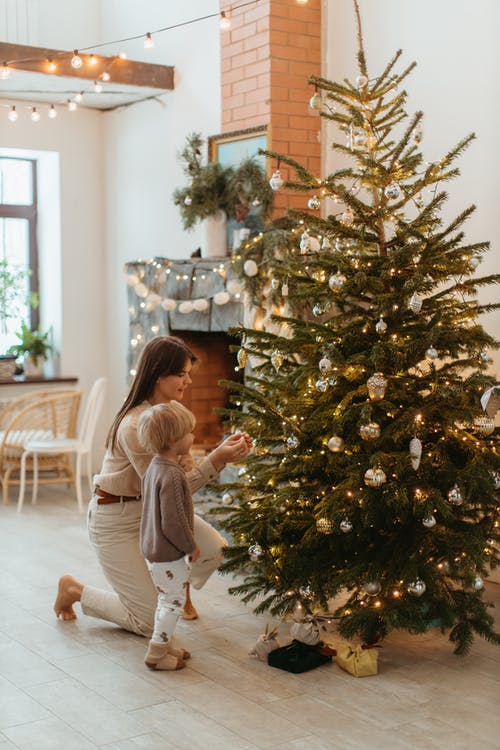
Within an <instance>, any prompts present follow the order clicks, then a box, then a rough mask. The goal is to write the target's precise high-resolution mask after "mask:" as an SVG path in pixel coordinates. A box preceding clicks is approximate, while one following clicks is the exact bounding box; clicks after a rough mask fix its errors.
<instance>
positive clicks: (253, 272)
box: [243, 259, 259, 276]
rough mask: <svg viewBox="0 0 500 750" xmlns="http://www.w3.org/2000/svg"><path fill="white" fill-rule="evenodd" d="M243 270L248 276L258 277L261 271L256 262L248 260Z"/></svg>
mask: <svg viewBox="0 0 500 750" xmlns="http://www.w3.org/2000/svg"><path fill="white" fill-rule="evenodd" d="M243 270H244V272H245V274H246V275H247V276H257V274H258V272H259V269H258V266H257V263H256V262H255V261H254V260H251V259H250V260H246V261H245V262H244V264H243Z"/></svg>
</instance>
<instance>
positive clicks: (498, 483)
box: [492, 471, 500, 490]
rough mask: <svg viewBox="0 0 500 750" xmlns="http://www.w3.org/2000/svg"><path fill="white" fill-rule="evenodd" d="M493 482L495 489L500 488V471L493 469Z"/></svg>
mask: <svg viewBox="0 0 500 750" xmlns="http://www.w3.org/2000/svg"><path fill="white" fill-rule="evenodd" d="M492 477H493V484H494V487H495V489H496V490H500V471H493V472H492Z"/></svg>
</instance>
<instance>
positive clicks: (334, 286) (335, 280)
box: [328, 271, 346, 292]
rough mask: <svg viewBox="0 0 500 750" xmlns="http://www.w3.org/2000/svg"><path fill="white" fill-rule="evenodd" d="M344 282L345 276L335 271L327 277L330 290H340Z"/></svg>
mask: <svg viewBox="0 0 500 750" xmlns="http://www.w3.org/2000/svg"><path fill="white" fill-rule="evenodd" d="M345 282H346V277H345V276H344V275H343V274H342V273H339V272H338V271H337V273H334V274H333V275H332V276H330V278H329V279H328V286H329V287H330V289H331V290H332V292H340V291H341V289H342V288H343V286H344V284H345Z"/></svg>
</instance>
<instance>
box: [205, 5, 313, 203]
mask: <svg viewBox="0 0 500 750" xmlns="http://www.w3.org/2000/svg"><path fill="white" fill-rule="evenodd" d="M220 7H221V10H224V11H225V12H226V13H227V15H228V16H229V18H230V20H231V29H230V30H229V31H222V32H221V73H222V81H221V83H222V130H223V132H230V131H232V130H240V129H243V128H249V127H255V126H258V125H268V126H269V131H268V147H269V149H271V150H273V151H278V152H279V153H282V154H287V155H289V156H291V157H293V158H294V159H297V160H298V161H299V162H300V163H301V164H304V166H306V167H308V168H309V169H310V170H311V171H312V172H313V173H314V174H315V175H318V176H319V175H320V169H321V164H320V158H321V145H320V141H319V132H320V119H319V117H318V115H317V113H316V112H313V111H312V110H311V109H310V108H309V106H308V105H309V99H310V98H311V95H312V94H313V89H312V87H311V86H309V85H308V84H307V80H308V78H309V76H310V75H320V74H321V0H309V1H308V3H307V5H299V4H297V3H296V2H294V0H260V2H258V3H256V4H255V5H254V6H253V5H251V6H248V7H246V8H239V9H236V10H234V11H232V12H231V2H230V1H229V0H221V5H220ZM275 168H276V164H270V165H269V170H270V171H273V170H274V169H275ZM280 169H281V172H282V175H283V176H284V177H285V178H286V177H287V176H288V168H287V167H286V166H285V165H281V166H280ZM291 178H292V179H293V174H291ZM306 205H307V197H305V196H304V195H302V194H294V193H290V192H288V193H287V192H285V191H280V192H279V193H277V194H276V196H275V213H276V215H278V216H279V215H282V214H283V213H284V210H285V209H286V208H287V207H296V208H306Z"/></svg>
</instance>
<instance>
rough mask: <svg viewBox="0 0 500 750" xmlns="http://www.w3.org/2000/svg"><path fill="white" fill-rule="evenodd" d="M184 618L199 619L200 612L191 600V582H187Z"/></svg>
mask: <svg viewBox="0 0 500 750" xmlns="http://www.w3.org/2000/svg"><path fill="white" fill-rule="evenodd" d="M182 619H183V620H197V619H198V612H197V611H196V609H195V608H194V606H193V602H192V601H191V586H190V584H189V583H187V584H186V599H185V601H184V608H183V610H182Z"/></svg>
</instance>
